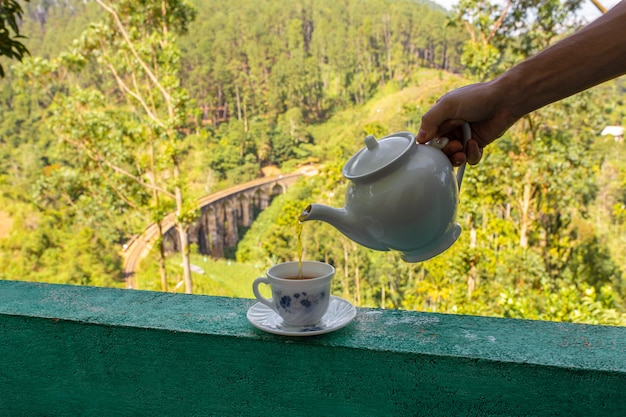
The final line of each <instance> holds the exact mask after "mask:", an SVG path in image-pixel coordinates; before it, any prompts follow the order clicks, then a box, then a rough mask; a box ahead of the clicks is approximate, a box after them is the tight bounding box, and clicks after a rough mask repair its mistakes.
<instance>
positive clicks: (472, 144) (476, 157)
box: [465, 139, 483, 165]
mask: <svg viewBox="0 0 626 417" xmlns="http://www.w3.org/2000/svg"><path fill="white" fill-rule="evenodd" d="M465 155H466V156H467V163H468V164H470V165H476V164H477V163H479V162H480V160H481V159H482V157H483V148H482V147H480V145H478V142H477V141H476V140H475V139H470V140H469V141H468V142H467V145H466V146H465Z"/></svg>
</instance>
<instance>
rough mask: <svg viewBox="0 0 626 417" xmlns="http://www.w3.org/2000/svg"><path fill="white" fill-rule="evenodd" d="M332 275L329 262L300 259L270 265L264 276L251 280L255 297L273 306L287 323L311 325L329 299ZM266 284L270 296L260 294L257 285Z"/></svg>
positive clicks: (326, 305)
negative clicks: (270, 292)
mask: <svg viewBox="0 0 626 417" xmlns="http://www.w3.org/2000/svg"><path fill="white" fill-rule="evenodd" d="M334 275H335V268H334V267H333V266H332V265H329V264H326V263H323V262H316V261H302V265H301V266H300V265H299V262H285V263H281V264H277V265H274V266H272V267H271V268H269V269H268V270H267V272H266V276H265V277H260V278H257V279H255V280H254V282H253V283H252V291H253V292H254V296H255V297H256V299H257V300H258V301H259V302H260V303H262V304H265V305H266V306H267V307H269V308H271V309H272V310H274V311H275V312H276V313H277V314H278V315H279V316H280V317H282V319H283V321H284V322H285V323H286V324H289V325H292V326H310V325H313V324H316V323H318V322H319V321H320V320H321V319H322V317H323V316H324V314H326V311H328V304H329V302H330V285H331V281H332V279H333V276H334ZM261 284H265V285H269V286H270V289H271V291H272V298H271V299H267V298H265V297H263V296H262V295H261V293H260V291H259V285H261Z"/></svg>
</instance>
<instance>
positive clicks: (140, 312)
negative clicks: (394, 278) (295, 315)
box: [0, 281, 626, 417]
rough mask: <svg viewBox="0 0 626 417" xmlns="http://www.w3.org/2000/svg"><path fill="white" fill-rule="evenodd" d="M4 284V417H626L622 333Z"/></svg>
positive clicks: (0, 291) (0, 395)
mask: <svg viewBox="0 0 626 417" xmlns="http://www.w3.org/2000/svg"><path fill="white" fill-rule="evenodd" d="M252 304H253V301H252V300H247V299H230V298H219V297H206V296H198V295H174V294H167V293H158V292H145V291H131V290H118V289H102V288H89V287H74V286H63V285H45V284H35V283H25V282H14V281H0V415H1V416H22V415H23V416H82V415H93V416H115V415H137V416H265V415H268V416H269V415H272V416H290V417H291V416H446V417H452V416H464V417H466V416H620V417H622V416H626V328H619V327H603V326H588V325H574V324H564V323H550V322H537V321H523V320H505V319H492V318H480V317H470V316H454V315H441V314H429V313H420V312H407V311H388V310H377V309H358V314H357V317H356V319H355V321H354V322H353V323H351V324H350V325H349V326H347V327H346V328H344V329H341V330H339V331H337V332H334V333H330V334H326V335H321V336H314V337H301V338H296V337H281V336H276V335H272V334H267V333H264V332H261V331H259V330H257V329H255V328H253V327H252V326H251V325H250V324H249V323H248V322H247V320H246V317H245V315H246V311H247V309H248V308H249V307H250V306H251V305H252Z"/></svg>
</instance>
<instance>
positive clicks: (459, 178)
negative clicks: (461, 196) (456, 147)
mask: <svg viewBox="0 0 626 417" xmlns="http://www.w3.org/2000/svg"><path fill="white" fill-rule="evenodd" d="M461 129H462V130H463V150H465V147H466V146H467V141H468V140H470V139H471V138H472V129H470V125H469V123H467V122H465V123H463V126H462V127H461ZM466 164H467V162H463V164H461V166H459V168H458V169H457V170H456V183H457V184H458V186H459V191H461V182H463V174H465V165H466Z"/></svg>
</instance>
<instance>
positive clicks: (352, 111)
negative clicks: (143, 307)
mask: <svg viewBox="0 0 626 417" xmlns="http://www.w3.org/2000/svg"><path fill="white" fill-rule="evenodd" d="M22 4H23V10H24V15H23V18H22V19H21V20H20V32H21V33H22V34H23V35H24V36H26V38H23V43H24V45H25V47H26V48H27V49H28V51H29V54H26V55H25V56H24V58H23V59H22V60H21V61H20V60H12V61H9V60H8V59H6V58H3V57H0V64H1V65H2V66H3V68H4V70H5V75H4V78H2V79H0V191H1V193H0V201H1V202H2V207H1V208H0V258H1V262H0V279H9V280H11V279H20V280H29V281H42V282H50V283H64V284H76V285H96V286H114V287H124V276H123V268H122V265H123V259H122V256H121V249H122V247H123V245H125V244H126V243H127V242H129V241H130V239H132V238H133V236H136V235H137V234H139V233H141V232H142V230H144V229H145V227H146V226H147V225H148V224H151V223H156V224H161V221H162V220H163V219H164V218H165V216H166V215H168V214H169V213H175V219H176V226H175V227H176V230H177V231H178V235H179V236H180V248H181V251H180V253H176V254H170V253H167V252H166V251H165V250H163V245H160V244H156V245H155V246H154V248H153V253H151V255H150V256H149V257H147V258H145V259H144V260H143V262H142V264H141V267H140V271H137V279H138V282H140V283H141V285H140V289H148V290H161V291H186V292H189V293H190V292H194V293H200V294H211V295H225V296H237V297H252V294H251V290H250V285H251V282H252V280H253V279H254V278H256V277H257V276H258V275H259V274H262V273H263V270H265V269H266V268H267V267H268V266H270V265H271V264H273V263H276V262H280V261H285V260H293V259H295V257H296V222H297V217H298V215H299V214H300V213H301V212H302V210H303V209H304V207H306V206H307V205H308V204H310V203H311V202H321V203H324V204H328V205H332V206H335V207H341V206H343V204H344V196H345V191H346V187H347V181H346V180H345V179H344V178H343V177H342V175H341V168H342V166H343V164H344V163H345V162H346V161H347V160H348V158H349V157H350V156H351V155H352V154H354V153H355V152H356V151H357V150H358V149H360V148H361V147H362V143H363V138H364V137H365V136H366V135H368V134H374V135H375V136H376V137H383V136H385V135H388V134H390V133H393V132H396V131H415V130H416V129H417V127H418V125H419V120H420V117H421V115H422V114H423V113H424V112H425V111H426V110H427V109H428V107H429V106H430V105H432V104H433V103H434V102H435V101H436V99H437V98H438V97H440V96H441V95H443V94H445V93H446V92H447V91H449V90H450V89H452V88H455V87H459V86H462V85H464V84H467V83H470V82H478V81H484V80H487V79H489V78H491V77H493V76H496V75H497V74H499V73H501V72H502V71H504V70H505V69H506V68H508V67H510V66H511V65H513V64H514V63H515V62H519V61H520V60H523V59H524V58H525V57H527V56H530V55H532V54H534V53H536V52H537V51H539V50H541V49H543V48H545V47H547V46H548V45H550V44H551V43H553V42H555V41H557V40H558V39H560V38H562V37H563V36H566V35H567V34H568V33H571V32H572V31H574V30H576V29H578V28H580V27H581V26H582V25H584V24H585V22H584V21H582V20H581V19H580V18H579V17H577V15H576V13H575V12H576V11H577V10H578V9H579V8H580V6H581V4H582V1H580V0H566V1H557V0H543V1H539V0H514V1H511V2H508V3H507V4H508V6H507V5H506V4H505V3H501V2H484V1H475V0H461V1H459V3H458V6H456V7H454V8H453V9H452V10H451V11H446V10H444V9H442V8H441V7H439V6H437V5H435V4H434V3H430V2H428V1H419V0H340V1H329V0H302V1H293V2H291V1H290V2H285V1H281V0H236V1H232V2H219V1H215V0H193V1H185V0H162V1H161V2H147V1H141V0H120V1H116V2H111V1H109V0H93V1H88V0H85V1H82V0H81V1H78V0H31V1H29V2H24V3H22ZM625 89H626V83H625V82H624V80H623V79H617V80H615V81H611V82H608V83H605V84H603V85H601V86H598V87H595V88H593V89H590V90H588V91H585V92H583V93H580V94H578V95H575V96H573V97H571V98H569V99H566V100H563V101H562V102H559V103H554V104H552V105H550V106H548V107H546V108H544V109H542V110H539V111H536V112H534V113H532V114H531V115H529V116H527V117H525V118H524V119H522V120H520V121H519V122H518V123H517V124H516V125H515V126H513V127H512V128H511V129H510V130H509V131H508V132H507V133H506V134H505V135H504V136H503V137H502V138H501V139H500V140H498V141H497V142H496V143H494V144H492V145H490V147H488V148H487V150H486V153H485V157H484V158H483V161H482V162H481V163H480V164H479V165H476V166H472V167H468V169H467V170H466V173H465V179H464V181H463V187H462V190H461V195H460V206H459V210H458V212H459V222H460V223H461V224H462V227H463V233H462V235H461V238H460V239H459V241H458V242H457V243H456V244H455V245H454V246H453V247H452V248H451V249H450V250H448V251H447V252H445V253H444V254H442V255H440V256H437V257H436V258H433V259H431V260H429V261H426V262H422V263H418V264H409V263H405V262H403V261H402V260H401V259H400V256H399V255H398V254H396V253H393V252H377V251H373V250H370V249H366V248H363V247H360V246H358V245H357V244H355V243H354V242H352V241H350V240H349V239H347V238H345V237H344V236H343V235H341V234H340V233H339V232H337V231H336V230H334V229H333V228H332V227H331V226H329V225H327V224H322V223H317V222H307V223H305V224H304V227H303V232H302V237H303V248H304V257H305V259H317V260H322V261H326V262H330V263H331V264H333V265H334V266H335V267H336V269H337V275H336V279H335V281H334V292H335V293H336V294H337V295H339V296H342V297H344V298H346V299H349V300H350V301H352V302H354V303H355V304H356V305H358V306H371V307H379V308H394V309H410V310H421V311H435V312H442V313H453V314H475V315H487V316H496V317H509V318H522V319H539V320H556V321H572V322H584V323H593V324H607V325H626V278H625V275H624V274H625V273H626V245H625V242H626V228H625V225H624V223H625V221H626V167H624V166H623V163H620V162H621V161H623V160H624V159H625V157H626V150H625V149H624V144H623V142H622V141H621V138H620V137H617V136H616V137H613V136H611V135H609V136H602V135H601V132H602V130H603V128H604V127H605V126H622V125H623V124H624V118H625V110H626V108H625V106H624V102H623V99H622V97H623V95H624V91H625ZM307 165H309V166H315V167H316V168H317V169H318V174H317V175H315V176H307V177H303V178H302V179H301V180H299V181H298V183H297V184H296V185H294V186H293V187H291V188H290V189H289V190H288V191H287V192H286V193H285V194H283V195H280V196H278V197H277V198H275V199H274V200H273V201H272V203H271V205H270V207H269V208H268V209H266V210H264V211H262V212H261V213H260V214H259V216H258V218H257V219H256V221H255V222H254V223H253V224H252V226H251V227H250V228H249V229H247V230H242V231H241V233H242V236H243V238H242V240H241V241H240V242H239V244H238V246H237V247H236V248H232V253H229V255H228V259H207V257H206V256H204V255H202V254H199V253H198V250H197V248H196V247H195V246H194V245H193V244H190V243H189V241H188V240H187V230H188V229H189V226H190V225H191V224H192V223H193V221H194V220H195V219H196V218H197V216H198V208H197V207H196V206H195V205H194V202H195V201H196V200H197V199H198V198H199V197H201V196H204V195H207V194H210V193H212V192H216V191H219V190H223V189H227V188H229V187H231V186H233V185H237V184H240V183H242V182H245V181H248V180H252V179H255V178H259V177H262V176H264V175H265V176H267V175H275V174H277V173H290V172H293V171H294V170H295V169H297V168H299V167H302V166H307ZM162 232H163V231H162ZM161 242H162V239H161V240H159V242H157V243H161ZM196 264H197V265H201V266H202V268H203V269H204V270H205V271H206V273H205V274H198V273H194V272H192V269H191V265H196Z"/></svg>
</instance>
